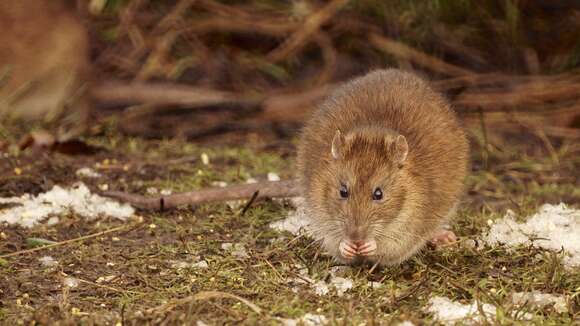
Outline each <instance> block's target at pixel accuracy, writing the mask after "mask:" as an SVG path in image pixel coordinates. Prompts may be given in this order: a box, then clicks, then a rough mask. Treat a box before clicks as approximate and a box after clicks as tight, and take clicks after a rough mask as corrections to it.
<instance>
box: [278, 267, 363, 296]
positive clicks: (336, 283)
mask: <svg viewBox="0 0 580 326" xmlns="http://www.w3.org/2000/svg"><path fill="white" fill-rule="evenodd" d="M294 267H296V269H297V270H298V274H300V277H291V278H288V279H286V282H287V283H289V284H294V285H300V284H309V285H310V288H311V289H312V291H314V293H316V295H319V296H325V295H328V294H329V293H330V292H331V290H332V289H334V290H335V291H336V295H337V296H339V297H341V296H343V295H344V293H345V292H347V291H349V290H350V289H352V288H353V286H354V282H353V280H352V279H350V278H346V277H341V276H337V273H344V271H345V269H342V268H338V269H337V268H333V269H331V270H330V278H329V280H328V282H325V281H323V280H315V279H313V278H311V277H310V276H308V269H307V268H306V267H304V266H302V265H300V264H297V265H295V266H294ZM341 275H342V274H341ZM294 290H295V292H296V291H297V289H296V288H294Z"/></svg>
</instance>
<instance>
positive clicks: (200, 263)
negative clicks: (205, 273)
mask: <svg viewBox="0 0 580 326" xmlns="http://www.w3.org/2000/svg"><path fill="white" fill-rule="evenodd" d="M191 267H193V268H199V269H205V268H208V267H209V265H208V263H207V261H205V260H202V261H198V262H197V263H193V264H191Z"/></svg>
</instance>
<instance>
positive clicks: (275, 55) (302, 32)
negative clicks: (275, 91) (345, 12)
mask: <svg viewBox="0 0 580 326" xmlns="http://www.w3.org/2000/svg"><path fill="white" fill-rule="evenodd" d="M348 2H349V0H334V1H330V2H329V3H328V4H327V5H326V6H324V7H323V8H322V9H320V10H318V11H317V12H315V13H313V14H312V15H310V16H308V18H306V20H305V21H304V23H303V24H302V27H301V28H300V29H299V30H297V31H296V32H294V33H293V34H292V35H291V36H290V37H288V39H286V41H284V43H282V44H281V45H280V46H278V47H277V48H275V49H274V50H272V52H270V53H269V54H268V59H269V60H270V61H272V62H278V61H281V60H284V59H285V58H286V57H288V56H289V55H290V54H292V53H294V52H295V51H296V50H298V49H300V48H301V47H303V46H304V44H306V43H307V41H308V39H309V38H310V37H312V35H314V34H315V33H316V32H317V31H318V30H319V29H320V26H322V25H323V24H324V23H326V22H327V21H328V20H330V19H331V18H332V17H333V16H334V15H335V14H336V13H337V12H338V11H339V10H340V9H342V8H343V7H344V6H345V5H346V4H348Z"/></svg>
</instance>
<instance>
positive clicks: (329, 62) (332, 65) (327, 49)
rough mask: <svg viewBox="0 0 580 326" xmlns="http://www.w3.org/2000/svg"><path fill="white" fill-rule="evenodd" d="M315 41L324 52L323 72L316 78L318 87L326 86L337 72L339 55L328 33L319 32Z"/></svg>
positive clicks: (315, 36)
mask: <svg viewBox="0 0 580 326" xmlns="http://www.w3.org/2000/svg"><path fill="white" fill-rule="evenodd" d="M314 40H315V41H316V43H317V44H318V46H319V47H320V50H321V51H322V58H323V60H324V66H323V68H322V71H321V72H320V73H319V74H318V77H316V83H315V85H316V86H320V85H324V84H326V83H327V82H328V81H329V80H331V79H332V77H333V75H334V71H335V70H336V62H337V61H338V59H337V54H336V49H335V48H334V46H333V45H332V39H331V38H330V37H328V35H327V34H326V33H323V32H318V33H316V34H315V35H314Z"/></svg>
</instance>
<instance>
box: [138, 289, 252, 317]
mask: <svg viewBox="0 0 580 326" xmlns="http://www.w3.org/2000/svg"><path fill="white" fill-rule="evenodd" d="M213 298H228V299H234V300H238V301H239V302H241V303H243V304H245V305H246V306H248V307H249V308H250V309H252V310H253V311H254V312H255V313H257V314H260V313H262V309H261V308H260V307H258V306H256V305H255V304H253V303H251V302H250V301H248V300H246V299H244V298H242V297H240V296H237V295H235V294H231V293H226V292H220V291H203V292H199V293H196V294H194V295H192V296H189V297H186V298H182V299H175V300H172V301H170V302H168V303H166V304H163V305H160V306H158V307H155V308H151V309H149V310H147V313H149V314H153V313H157V314H161V313H164V312H167V311H169V310H171V309H173V308H175V307H177V306H181V305H184V304H187V303H191V302H194V301H200V300H208V299H213Z"/></svg>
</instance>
